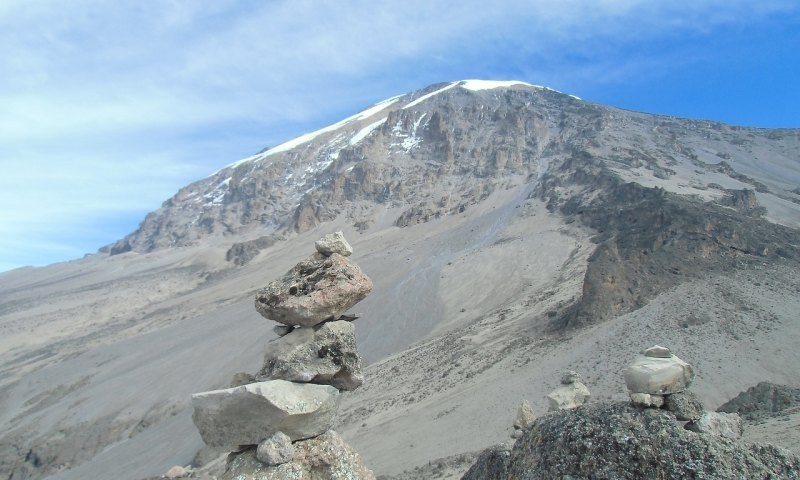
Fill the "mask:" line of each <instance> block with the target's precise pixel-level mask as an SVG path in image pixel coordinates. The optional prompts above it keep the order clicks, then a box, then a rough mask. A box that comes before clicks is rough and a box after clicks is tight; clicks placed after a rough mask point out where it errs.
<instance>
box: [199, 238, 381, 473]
mask: <svg viewBox="0 0 800 480" xmlns="http://www.w3.org/2000/svg"><path fill="white" fill-rule="evenodd" d="M316 249H317V250H318V252H317V253H315V254H313V255H312V256H311V257H309V258H308V259H306V260H304V261H302V262H300V263H298V264H297V265H296V266H295V267H294V268H292V269H291V270H290V271H289V272H288V273H287V274H286V275H284V276H283V278H281V279H280V280H277V281H274V282H272V283H270V284H269V285H268V286H267V287H266V288H264V289H262V290H260V291H259V292H258V294H257V295H256V302H255V303H256V309H257V310H258V312H259V313H261V314H262V315H263V316H265V317H266V318H268V319H272V320H275V321H278V322H279V323H281V324H282V325H278V326H276V328H275V333H276V334H277V335H278V338H276V339H275V340H273V341H272V342H271V343H270V345H269V346H268V350H267V353H266V355H265V357H264V365H263V367H262V368H261V370H260V371H259V372H258V374H257V375H255V376H253V375H250V374H248V373H243V372H240V373H237V374H236V375H234V378H233V381H232V385H233V386H232V388H228V389H224V390H213V391H210V392H203V393H197V394H195V395H193V396H192V403H193V405H194V409H195V410H194V415H193V416H192V420H194V423H195V425H196V426H197V429H198V430H199V431H200V435H201V436H202V438H203V441H204V442H205V443H206V444H207V445H208V446H210V447H226V448H229V449H231V450H236V451H235V452H234V453H231V454H230V455H229V457H228V462H227V465H226V470H225V473H224V474H223V475H222V477H221V478H223V479H236V480H268V479H274V480H279V479H280V480H289V479H291V480H297V479H309V480H314V479H320V480H321V479H343V480H344V479H363V480H369V479H373V480H374V478H375V477H374V475H373V474H372V472H371V471H370V470H369V469H367V468H366V467H365V466H364V465H363V463H362V462H361V458H360V457H359V455H358V454H357V453H356V452H355V451H353V449H352V448H350V447H349V446H348V445H347V444H346V443H345V442H344V441H343V440H342V439H341V438H340V437H339V436H338V434H336V432H334V431H333V430H331V427H332V425H333V422H334V420H335V418H336V413H337V408H338V406H339V398H340V391H341V390H355V389H357V388H358V387H360V386H361V384H362V383H363V381H364V376H363V374H362V373H361V358H360V356H359V354H358V350H357V349H356V337H355V326H354V324H353V323H352V320H354V319H355V318H357V317H355V316H348V317H346V318H345V317H342V313H344V311H345V310H347V309H348V308H350V307H352V306H353V305H355V304H356V303H357V302H359V301H360V300H362V299H363V298H364V297H366V295H367V294H368V293H369V292H370V290H371V289H372V281H371V280H370V279H369V277H367V276H366V275H365V274H364V273H363V272H362V271H361V269H360V268H358V266H357V265H356V264H354V263H352V262H350V261H349V260H348V259H347V258H345V256H344V255H350V253H352V248H351V247H350V245H349V244H348V243H347V240H345V238H344V236H343V235H342V233H341V232H337V233H335V234H333V235H328V236H326V237H324V238H323V239H322V240H320V241H318V242H317V244H316Z"/></svg>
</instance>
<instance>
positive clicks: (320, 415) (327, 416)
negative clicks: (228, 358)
mask: <svg viewBox="0 0 800 480" xmlns="http://www.w3.org/2000/svg"><path fill="white" fill-rule="evenodd" d="M192 404H193V405H194V414H193V415H192V420H193V421H194V424H195V425H196V426H197V429H198V430H199V431H200V435H201V436H202V437H203V441H204V442H205V443H206V444H207V445H209V446H212V447H228V448H231V449H233V448H236V447H238V446H239V445H257V444H259V443H260V442H261V441H262V440H265V439H267V438H269V437H271V436H272V435H273V434H275V433H276V432H277V431H281V432H283V433H285V434H286V435H287V436H289V438H291V439H292V440H299V439H304V438H311V437H314V436H317V435H320V434H322V433H324V432H326V431H327V430H328V429H330V428H331V425H332V424H333V421H334V419H335V417H336V409H337V407H338V405H339V390H337V389H335V388H333V387H331V386H328V385H314V384H299V383H292V382H286V381H283V380H271V381H268V382H259V383H251V384H248V385H242V386H240V387H235V388H228V389H225V390H213V391H210V392H203V393H196V394H194V395H192Z"/></svg>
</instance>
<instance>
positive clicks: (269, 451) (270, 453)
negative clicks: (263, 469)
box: [256, 432, 294, 465]
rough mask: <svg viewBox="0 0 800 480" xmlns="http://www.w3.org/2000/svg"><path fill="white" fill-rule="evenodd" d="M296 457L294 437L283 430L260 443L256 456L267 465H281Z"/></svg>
mask: <svg viewBox="0 0 800 480" xmlns="http://www.w3.org/2000/svg"><path fill="white" fill-rule="evenodd" d="M293 457H294V446H293V445H292V439H291V438H289V437H288V436H287V435H286V434H285V433H283V432H275V434H274V435H272V436H271V437H269V438H267V439H266V440H264V441H263V442H261V443H259V444H258V447H257V448H256V458H257V459H258V460H259V461H261V462H263V463H266V464H267V465H280V464H282V463H287V462H291V461H292V458H293Z"/></svg>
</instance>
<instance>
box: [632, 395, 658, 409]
mask: <svg viewBox="0 0 800 480" xmlns="http://www.w3.org/2000/svg"><path fill="white" fill-rule="evenodd" d="M630 396H631V403H632V404H633V405H635V406H637V407H645V408H648V407H653V408H661V406H662V405H664V397H663V396H662V395H651V394H649V393H631V394H630Z"/></svg>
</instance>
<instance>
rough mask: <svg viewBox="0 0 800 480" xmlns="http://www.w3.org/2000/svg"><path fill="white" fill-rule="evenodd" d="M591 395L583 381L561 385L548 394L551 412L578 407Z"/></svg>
mask: <svg viewBox="0 0 800 480" xmlns="http://www.w3.org/2000/svg"><path fill="white" fill-rule="evenodd" d="M589 397H591V394H590V393H589V389H588V388H586V385H584V384H582V383H581V382H575V383H571V384H569V385H561V386H560V387H558V388H556V389H555V390H553V391H552V392H550V393H548V394H547V396H546V398H547V401H548V403H549V411H551V412H552V411H556V410H568V409H572V408H578V407H580V406H581V405H583V404H585V403H586V402H588V401H589Z"/></svg>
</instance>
